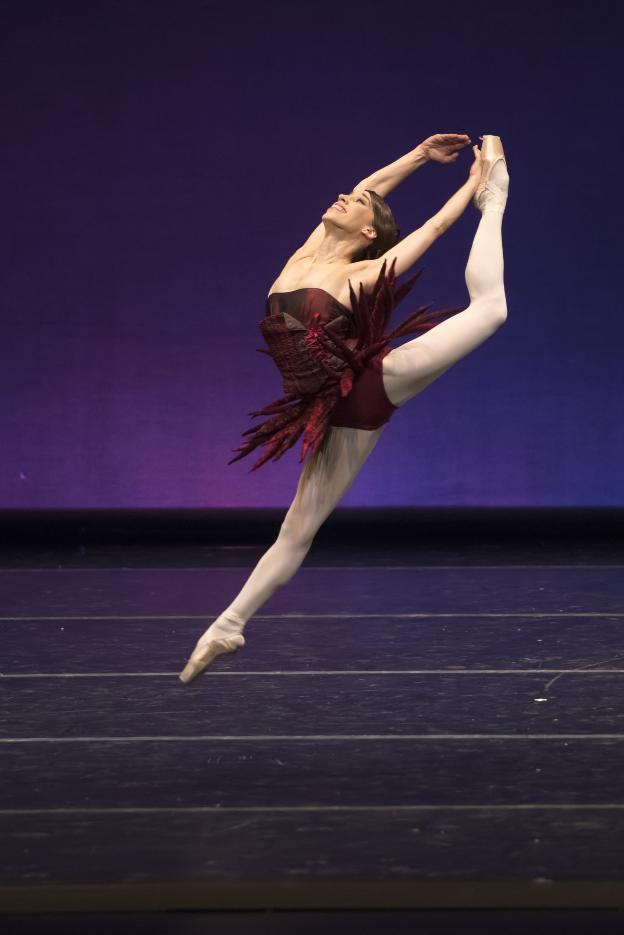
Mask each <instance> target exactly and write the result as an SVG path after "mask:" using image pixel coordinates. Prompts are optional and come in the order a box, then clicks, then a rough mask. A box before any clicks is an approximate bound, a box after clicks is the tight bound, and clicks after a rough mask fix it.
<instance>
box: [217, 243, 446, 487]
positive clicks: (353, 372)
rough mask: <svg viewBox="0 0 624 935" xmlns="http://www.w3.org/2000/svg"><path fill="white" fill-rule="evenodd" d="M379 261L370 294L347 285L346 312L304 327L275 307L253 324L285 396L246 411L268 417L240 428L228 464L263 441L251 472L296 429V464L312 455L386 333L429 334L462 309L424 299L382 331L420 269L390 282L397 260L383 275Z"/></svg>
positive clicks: (286, 444) (382, 349)
mask: <svg viewBox="0 0 624 935" xmlns="http://www.w3.org/2000/svg"><path fill="white" fill-rule="evenodd" d="M386 263H387V261H386V260H384V263H383V266H382V267H381V270H380V272H379V276H378V278H377V281H376V283H375V285H374V287H373V290H372V292H371V293H370V294H368V293H366V292H364V287H363V286H362V284H360V289H359V296H357V297H356V294H355V291H354V289H353V287H352V286H351V283H349V293H350V299H351V310H352V313H351V315H349V316H346V315H343V314H339V313H336V315H335V317H334V318H333V319H332V320H330V321H323V320H322V316H321V315H320V313H319V312H316V313H315V314H314V315H313V316H312V318H311V320H310V323H309V325H308V326H306V325H302V324H301V323H300V322H298V321H296V320H295V319H293V318H292V316H290V315H288V314H287V313H286V312H278V313H276V314H272V315H269V316H267V317H265V318H263V319H262V321H260V322H259V325H260V330H261V332H262V335H263V337H264V339H265V341H266V344H267V348H257V350H258V352H259V353H262V354H268V355H269V356H270V357H272V358H273V360H274V361H275V363H276V364H277V366H278V368H279V370H280V372H281V374H282V380H283V384H284V387H283V388H284V392H285V393H286V395H285V396H282V397H281V398H280V399H278V400H276V401H275V402H272V403H269V405H267V406H264V407H263V408H262V409H258V410H256V411H253V412H250V413H249V415H250V416H254V417H257V416H268V418H266V419H265V420H264V421H263V422H261V423H257V424H256V425H254V426H252V427H251V428H248V429H247V430H246V431H245V432H243V433H242V434H243V436H245V435H249V436H250V438H249V439H248V440H247V441H246V442H245V443H244V444H243V445H239V446H238V448H234V449H232V450H233V451H237V452H239V454H237V455H236V456H235V457H234V458H232V459H231V460H230V461H228V464H233V463H234V462H235V461H238V460H239V459H240V458H244V457H245V456H246V455H248V454H249V453H250V452H251V451H253V450H254V449H255V448H257V447H258V446H259V445H263V446H264V448H265V449H266V450H265V451H264V453H263V454H262V455H261V457H260V458H259V459H258V460H257V461H256V462H255V464H254V465H253V467H252V468H251V469H250V473H251V471H256V470H257V469H258V468H259V467H261V466H262V465H263V464H264V463H265V462H266V461H268V460H269V459H272V460H273V461H277V460H278V459H279V458H281V457H282V455H283V454H285V452H286V451H288V449H289V448H292V446H293V445H294V444H295V443H296V442H297V440H298V439H299V438H300V436H301V435H302V434H303V443H302V446H301V453H300V457H299V461H300V462H303V460H304V459H305V457H306V454H308V453H310V454H311V455H314V453H315V452H316V451H317V449H318V448H319V446H320V445H321V443H322V441H323V439H324V437H325V434H326V432H327V430H328V427H329V423H330V417H331V413H332V410H333V408H334V406H335V405H336V402H337V401H338V399H339V398H340V397H344V396H347V395H348V394H349V393H350V392H351V389H352V387H353V382H354V380H355V379H356V378H357V376H358V374H360V373H361V372H362V370H363V369H364V367H365V366H367V364H369V362H370V361H371V360H373V359H375V358H383V357H385V355H386V354H387V353H388V352H389V351H390V350H391V348H390V347H389V346H388V344H389V342H390V341H391V340H392V339H393V338H400V337H403V336H404V335H412V334H416V333H419V332H425V331H428V330H430V329H431V328H435V326H436V325H438V324H439V323H440V321H441V320H442V319H443V318H446V317H449V316H450V315H454V314H456V313H457V312H460V311H462V308H463V307H454V308H447V309H433V310H432V309H431V303H429V304H428V305H422V306H420V308H417V309H416V311H415V312H413V313H412V314H411V315H410V316H409V317H408V318H406V319H405V320H404V321H403V322H402V323H401V324H400V325H397V327H396V328H394V329H393V330H392V331H388V332H387V331H386V328H387V327H388V322H389V320H390V316H391V314H392V311H393V309H394V308H395V307H396V306H397V305H398V304H399V302H401V300H402V299H403V298H404V297H405V296H406V295H407V294H408V293H409V292H410V291H411V289H412V288H413V286H414V283H415V282H416V280H417V279H418V278H419V276H420V275H421V274H422V270H419V271H418V272H417V273H415V274H414V275H413V276H412V277H410V278H409V279H408V280H407V281H406V282H404V283H403V284H402V285H400V286H397V285H396V282H395V278H396V277H395V271H394V269H395V264H396V257H395V258H394V259H393V261H392V264H391V266H390V268H389V270H388V273H386ZM293 325H294V327H293Z"/></svg>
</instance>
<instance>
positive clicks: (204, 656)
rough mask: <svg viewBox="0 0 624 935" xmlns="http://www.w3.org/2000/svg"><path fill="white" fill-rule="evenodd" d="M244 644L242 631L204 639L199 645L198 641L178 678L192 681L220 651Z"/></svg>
mask: <svg viewBox="0 0 624 935" xmlns="http://www.w3.org/2000/svg"><path fill="white" fill-rule="evenodd" d="M244 645H245V637H244V636H243V634H242V633H240V634H239V633H237V634H234V635H233V636H220V637H215V638H214V639H212V640H206V641H205V642H204V643H201V645H200V644H199V643H198V644H197V646H196V647H195V649H194V650H193V652H192V653H191V655H190V658H189V660H188V662H187V663H186V665H185V666H184V668H183V669H182V671H181V672H180V675H179V676H178V678H179V679H180V680H181V681H182V682H192V681H193V679H195V678H197V676H198V675H199V673H200V672H203V671H204V669H205V668H206V667H207V666H209V665H210V663H211V662H212V660H213V659H214V658H215V657H216V656H220V655H221V654H222V653H233V652H235V651H236V650H237V649H240V647H241V646H244Z"/></svg>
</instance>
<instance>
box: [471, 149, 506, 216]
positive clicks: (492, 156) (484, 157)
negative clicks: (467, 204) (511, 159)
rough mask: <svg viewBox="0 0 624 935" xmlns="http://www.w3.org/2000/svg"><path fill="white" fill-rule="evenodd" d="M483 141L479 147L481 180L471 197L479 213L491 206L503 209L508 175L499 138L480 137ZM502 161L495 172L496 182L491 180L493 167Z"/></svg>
mask: <svg viewBox="0 0 624 935" xmlns="http://www.w3.org/2000/svg"><path fill="white" fill-rule="evenodd" d="M479 139H480V140H483V144H482V146H481V163H482V165H481V178H480V180H479V184H478V185H477V187H476V189H475V193H474V195H473V196H472V203H473V205H474V206H475V208H477V209H478V210H479V211H483V209H484V208H486V207H488V206H491V207H494V206H495V207H497V208H500V209H503V210H504V208H505V204H506V202H507V191H508V188H509V174H508V172H507V159H506V157H505V151H504V150H503V144H502V141H501V138H500V136H493V135H492V134H487V135H485V136H480V137H479ZM501 161H502V166H501V167H500V168H499V169H498V170H497V172H496V176H497V178H496V180H494V179H493V178H492V174H493V170H494V167H495V166H497V165H499V163H501Z"/></svg>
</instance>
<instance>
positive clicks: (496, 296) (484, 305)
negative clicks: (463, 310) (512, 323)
mask: <svg viewBox="0 0 624 935" xmlns="http://www.w3.org/2000/svg"><path fill="white" fill-rule="evenodd" d="M471 306H472V308H473V309H474V311H475V312H478V313H479V314H480V315H483V316H484V317H485V318H487V319H488V321H491V322H492V324H493V325H494V326H499V325H502V324H503V323H504V322H505V321H507V299H506V298H505V293H504V292H492V293H489V294H488V295H485V296H481V297H480V298H478V299H474V300H473V301H472V303H471Z"/></svg>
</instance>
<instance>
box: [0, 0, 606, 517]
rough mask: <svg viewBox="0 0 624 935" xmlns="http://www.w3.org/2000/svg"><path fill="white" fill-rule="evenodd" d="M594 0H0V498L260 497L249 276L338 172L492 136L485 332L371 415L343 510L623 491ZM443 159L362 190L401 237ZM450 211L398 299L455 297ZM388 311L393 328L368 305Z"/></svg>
mask: <svg viewBox="0 0 624 935" xmlns="http://www.w3.org/2000/svg"><path fill="white" fill-rule="evenodd" d="M617 17H618V13H617V5H616V4H612V3H608V4H603V3H596V2H594V3H592V4H591V6H590V7H588V6H587V5H584V6H583V7H579V8H578V9H575V8H574V7H573V6H568V5H566V6H565V7H563V6H561V5H560V4H556V5H555V4H553V5H552V6H548V5H546V6H544V4H543V3H540V4H538V3H534V2H528V3H524V2H523V3H521V4H520V3H518V4H515V5H510V4H507V3H499V4H496V3H493V2H491V0H488V2H470V3H449V2H446V3H443V4H415V3H414V2H405V3H397V2H392V0H390V2H384V3H383V4H382V3H379V2H369V0H358V2H357V3H342V4H341V3H335V2H334V3H325V2H315V3H309V4H306V3H299V4H297V5H294V4H291V3H284V2H271V3H270V4H266V5H265V4H256V3H241V2H236V0H234V2H228V3H227V4H224V5H221V4H217V3H200V2H177V3H170V2H168V3H156V2H129V0H126V2H111V0H106V2H104V0H102V2H89V3H77V2H71V3H65V2H58V0H54V2H49V3H33V2H26V3H22V2H14V3H13V4H10V3H9V4H6V5H5V7H4V21H3V25H2V30H1V36H2V38H1V39H0V42H1V51H2V56H1V59H2V82H1V86H0V93H1V95H2V105H3V106H2V130H3V133H2V146H1V148H0V152H1V153H2V157H1V158H2V173H1V178H2V211H3V214H4V224H3V256H4V275H3V279H2V281H3V287H2V290H1V294H2V312H3V324H2V357H1V363H2V366H1V369H0V372H1V378H0V379H1V381H2V394H3V402H4V405H3V407H2V414H1V416H0V419H1V425H0V434H1V438H2V461H1V464H2V470H1V475H0V507H2V508H12V507H16V508H42V507H51V508H52V507H54V508H59V507H61V508H62V507H67V508H70V507H72V508H78V507H85V508H89V507H102V508H106V507H117V508H119V507H210V506H286V505H287V504H288V503H289V502H290V500H291V499H292V496H293V494H294V490H295V486H296V482H297V478H298V474H299V471H300V465H299V464H298V452H299V446H297V449H296V451H295V450H291V452H289V453H288V455H286V456H285V457H284V458H283V459H282V460H281V461H279V462H277V463H276V464H273V463H269V464H267V465H266V466H264V467H263V468H262V469H261V470H260V471H257V472H255V473H253V474H249V473H248V470H249V468H250V467H251V464H252V463H253V462H252V459H253V456H252V457H251V458H247V459H244V460H243V461H240V462H237V463H236V464H235V465H232V466H230V467H228V466H226V462H227V460H228V458H229V457H230V456H231V449H232V448H233V447H234V446H236V445H239V444H240V443H241V432H242V431H243V429H246V428H247V427H248V426H249V425H250V424H251V422H252V420H251V418H250V417H249V416H248V414H247V413H248V412H249V410H250V409H253V408H257V407H258V405H259V404H264V403H267V402H269V401H271V400H272V399H274V398H276V397H277V396H278V395H280V392H281V384H280V381H279V374H278V372H277V370H276V369H275V367H274V365H273V363H272V362H271V361H270V360H269V358H267V357H266V356H265V355H263V354H258V353H256V351H255V348H257V347H260V346H261V343H262V342H261V337H260V333H259V330H258V321H259V320H260V318H261V317H262V315H263V313H264V301H265V296H266V294H267V292H268V290H269V287H270V286H271V284H272V283H273V281H274V280H275V278H276V277H277V275H278V273H279V271H280V269H281V267H282V265H283V263H284V261H285V260H286V259H287V257H288V256H289V255H290V254H291V253H292V252H293V250H294V249H296V248H297V247H298V246H299V245H300V244H301V243H302V242H303V240H304V239H305V238H306V237H307V235H308V234H309V232H310V231H311V230H312V229H313V228H314V227H315V226H316V224H318V222H319V220H320V217H321V214H322V213H323V211H324V210H325V209H326V208H327V206H328V205H329V204H331V202H332V201H333V200H334V199H335V196H336V194H337V193H338V192H340V191H348V190H350V189H351V188H352V187H353V185H355V184H356V183H357V182H358V181H359V180H360V179H362V178H363V177H365V176H366V175H368V174H369V173H370V172H372V171H373V170H374V169H377V168H379V167H381V166H382V165H385V164H387V163H388V162H391V161H393V160H394V159H396V158H398V157H399V156H401V155H403V154H404V153H405V152H407V151H408V150H410V149H412V148H413V147H414V146H416V145H417V143H419V142H420V141H421V140H422V139H424V138H425V137H426V136H429V135H430V134H432V133H436V132H467V133H469V134H470V135H471V136H472V138H473V141H475V142H476V140H477V137H478V135H479V134H481V133H497V134H499V135H500V136H501V137H502V138H503V142H504V145H505V148H506V152H507V156H508V163H509V172H510V178H511V184H510V195H509V203H508V209H507V213H506V216H505V220H504V222H503V242H504V249H505V287H506V293H507V300H508V306H509V318H508V321H507V323H506V324H505V325H504V327H503V328H501V329H500V330H499V331H498V332H497V333H496V334H495V335H494V337H492V338H491V339H490V340H489V341H488V342H486V343H485V344H484V345H482V346H481V347H480V348H478V349H477V350H476V351H475V352H474V353H472V354H470V355H468V357H466V358H465V359H464V360H462V361H460V362H459V363H458V364H456V365H455V367H453V368H452V369H451V370H450V371H449V372H447V373H446V374H445V375H444V376H443V377H442V378H441V379H440V380H438V381H436V382H435V383H433V384H432V385H431V386H430V387H429V388H428V389H427V390H426V391H425V392H424V393H422V394H421V395H419V396H418V397H416V398H415V399H413V400H411V401H410V402H409V403H408V404H407V405H406V406H405V407H403V408H402V409H401V410H400V411H399V412H398V413H397V414H396V415H395V416H394V418H393V419H392V420H391V422H390V424H389V425H388V426H387V428H386V430H385V432H384V434H383V436H382V439H381V441H380V443H379V444H378V446H377V448H376V449H375V451H374V452H373V454H372V456H371V458H370V459H369V461H368V462H367V463H366V465H365V466H364V468H363V470H362V472H361V474H360V476H359V477H358V479H357V480H356V482H355V484H354V485H353V487H352V488H351V490H350V491H349V493H348V494H347V495H346V497H345V498H344V500H343V501H342V505H345V506H346V505H349V506H359V505H375V506H379V505H401V504H406V505H407V504H410V505H412V504H414V505H481V504H483V505H538V506H540V505H621V504H622V503H623V502H624V499H623V496H622V485H621V477H622V467H623V460H624V459H623V454H624V443H623V431H622V427H621V422H622V415H621V410H622V403H621V400H622V391H623V381H624V378H623V372H624V370H623V368H622V365H621V358H622V350H621V344H622V340H623V338H624V325H623V324H622V317H621V302H620V300H619V296H616V278H617V280H618V284H619V275H618V276H617V277H616V270H617V272H618V273H619V271H620V268H621V260H620V243H621V236H620V235H619V231H616V225H617V224H618V223H619V212H620V207H619V202H620V200H621V196H620V188H621V182H620V181H619V179H618V178H617V172H618V165H619V162H620V158H621V151H622V147H621V142H622V132H621V129H620V126H619V125H617V123H616V118H615V117H614V116H613V114H614V110H615V109H616V108H617V107H618V105H617V94H618V92H617V89H618V87H619V85H620V81H619V79H620V74H619V64H618V62H619V58H620V45H621V29H620V28H619V23H618V22H617ZM470 161H471V155H470V152H469V150H465V151H464V152H463V153H462V154H461V156H460V159H459V160H458V162H457V163H456V164H455V165H450V166H442V165H438V164H427V165H425V166H424V167H423V168H421V169H419V170H417V171H416V172H414V174H413V175H412V176H411V177H410V178H409V179H407V180H406V181H405V182H404V183H403V184H402V185H400V186H399V187H398V188H396V189H395V190H394V191H393V192H392V193H391V194H390V195H389V197H388V201H389V203H390V205H391V207H392V208H393V210H394V212H395V214H396V216H397V220H398V223H399V225H400V227H401V229H402V232H403V234H406V233H408V232H409V231H410V230H412V229H414V228H415V227H418V226H419V225H420V224H422V223H423V221H424V220H425V219H426V218H427V217H429V216H430V215H431V214H432V213H434V212H435V211H436V210H437V209H438V208H439V207H440V206H441V205H442V204H443V203H444V201H446V199H447V198H448V197H450V195H451V194H452V193H453V192H454V191H455V190H456V189H457V188H458V187H459V186H460V185H461V184H462V183H463V181H464V179H465V177H466V175H467V172H468V168H469V164H470ZM478 218H479V215H478V213H477V212H476V210H475V209H474V208H473V207H472V206H469V208H468V209H467V211H466V212H465V214H464V215H463V216H462V218H460V220H459V221H458V222H457V223H456V224H455V225H454V226H453V227H452V228H451V229H450V230H449V231H448V232H447V233H446V234H445V235H444V236H443V237H442V238H440V239H439V240H438V241H437V242H436V244H435V245H434V246H433V247H432V248H431V249H430V251H429V252H428V253H427V254H425V255H424V257H423V258H422V259H421V261H420V262H419V263H418V264H417V265H416V267H415V269H419V268H423V267H424V270H425V271H424V274H423V276H422V277H421V279H420V280H419V282H418V283H417V284H416V286H415V287H414V289H413V291H412V293H410V296H408V298H407V299H406V300H405V301H404V303H402V305H401V306H400V308H399V309H397V313H396V314H397V316H399V315H401V317H404V316H405V315H406V314H407V313H408V312H410V311H412V310H413V309H414V308H416V307H417V305H420V304H422V303H424V302H433V303H434V304H435V305H436V306H438V307H439V306H443V305H444V306H445V305H461V304H463V303H466V304H467V302H468V295H467V290H466V286H465V283H464V268H465V264H466V260H467V257H468V253H469V250H470V244H471V241H472V237H473V235H474V232H475V230H476V226H477V223H478ZM393 320H394V321H396V320H398V319H397V318H395V319H393Z"/></svg>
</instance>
